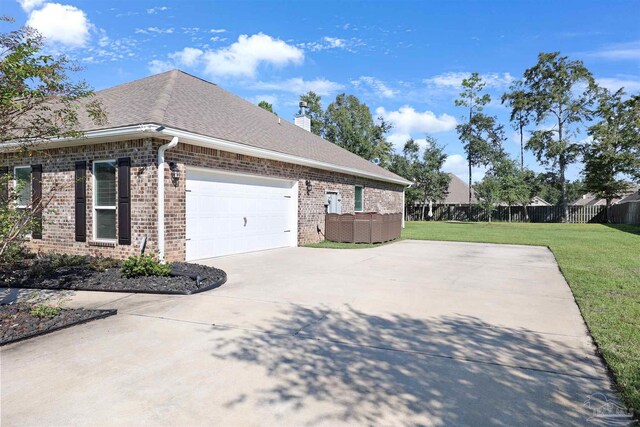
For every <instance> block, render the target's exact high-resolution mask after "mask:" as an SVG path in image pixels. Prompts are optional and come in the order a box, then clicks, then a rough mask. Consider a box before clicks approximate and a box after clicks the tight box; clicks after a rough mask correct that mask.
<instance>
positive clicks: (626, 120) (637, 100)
mask: <svg viewBox="0 0 640 427" xmlns="http://www.w3.org/2000/svg"><path fill="white" fill-rule="evenodd" d="M598 92H599V93H598V105H597V108H596V114H597V116H598V117H599V118H600V121H598V122H597V123H595V124H594V125H592V126H591V127H589V130H588V133H589V135H590V136H591V138H592V142H591V143H590V144H589V145H588V146H587V147H586V149H585V151H584V162H585V168H584V172H583V173H584V183H585V187H586V188H587V190H589V191H590V192H592V193H593V194H594V195H596V196H598V197H601V198H603V199H605V200H606V204H607V207H606V209H607V222H609V221H610V220H611V218H610V215H611V214H610V208H611V202H612V200H613V199H614V198H618V197H621V196H622V195H623V194H624V192H625V190H627V189H628V188H629V183H628V181H626V180H625V179H624V175H627V176H632V177H635V179H636V180H640V156H639V154H640V96H638V95H636V96H633V97H631V98H630V99H628V100H626V101H625V100H623V97H624V91H623V90H622V89H620V90H618V91H617V92H615V93H611V92H610V91H608V90H606V89H600V90H599V91H598Z"/></svg>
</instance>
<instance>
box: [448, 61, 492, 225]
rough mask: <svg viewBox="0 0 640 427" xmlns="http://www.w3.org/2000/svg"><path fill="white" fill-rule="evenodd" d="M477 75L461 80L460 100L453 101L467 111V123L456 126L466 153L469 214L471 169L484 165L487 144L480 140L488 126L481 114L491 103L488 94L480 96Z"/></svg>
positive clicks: (473, 74) (482, 85) (480, 81)
mask: <svg viewBox="0 0 640 427" xmlns="http://www.w3.org/2000/svg"><path fill="white" fill-rule="evenodd" d="M485 85H486V84H485V82H484V81H482V78H480V75H479V74H478V73H472V74H471V76H470V77H468V78H466V79H464V80H462V92H460V98H458V99H456V100H455V105H456V106H457V107H466V108H468V109H469V117H468V119H467V122H466V123H464V124H461V125H458V126H457V128H456V129H457V131H458V135H459V137H460V140H461V141H462V142H463V143H464V149H465V151H466V153H467V164H468V167H469V214H471V196H472V194H471V193H472V192H471V188H472V182H473V178H472V167H473V166H477V165H478V164H480V163H486V154H487V150H486V149H487V147H488V144H487V143H486V141H485V140H484V139H483V138H482V135H483V134H484V133H486V131H487V129H486V128H485V129H482V127H485V126H487V125H488V122H487V116H484V115H483V114H482V110H483V108H484V106H485V105H486V104H488V103H489V102H491V97H490V96H489V95H488V94H482V91H483V90H484V87H485Z"/></svg>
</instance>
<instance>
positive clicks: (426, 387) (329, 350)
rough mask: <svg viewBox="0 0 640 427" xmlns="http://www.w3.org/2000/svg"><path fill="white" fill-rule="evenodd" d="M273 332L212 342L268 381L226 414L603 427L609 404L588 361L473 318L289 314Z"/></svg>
mask: <svg viewBox="0 0 640 427" xmlns="http://www.w3.org/2000/svg"><path fill="white" fill-rule="evenodd" d="M318 319H321V320H320V321H319V320H318ZM295 325H306V326H304V327H303V328H302V329H300V328H299V326H298V327H297V328H296V326H295ZM292 328H294V330H297V332H296V333H294V334H291V332H290V331H291V330H292ZM271 330H272V331H273V332H272V333H264V332H258V331H245V332H244V333H243V334H241V335H240V336H234V337H233V338H221V337H218V338H214V351H213V356H214V357H216V358H219V359H222V360H233V361H240V362H243V363H246V364H249V365H258V366H260V367H262V368H263V369H264V371H265V372H266V374H267V376H268V377H270V378H271V380H272V381H270V382H269V383H268V384H267V385H265V386H264V387H262V388H261V385H256V386H255V391H254V392H252V393H251V394H249V395H247V394H242V395H239V396H234V397H231V398H230V399H229V401H228V402H227V403H226V407H227V408H229V409H233V410H237V411H251V410H253V409H256V408H258V407H265V406H266V407H274V408H282V407H284V408H287V411H292V412H293V413H296V412H304V413H305V416H309V415H311V414H313V415H312V418H304V422H305V424H307V423H308V424H312V425H313V424H316V423H320V424H329V425H331V424H332V423H346V424H365V425H398V424H404V425H407V424H411V425H585V424H589V423H590V422H596V423H598V422H600V421H603V420H602V419H599V418H598V417H596V418H592V416H593V413H594V412H593V411H594V410H595V409H597V408H598V407H599V403H598V402H600V401H601V400H602V399H605V400H606V399H609V400H610V401H615V397H614V396H612V395H611V393H610V392H609V390H610V388H609V384H608V383H607V382H606V381H605V380H604V378H603V376H602V375H596V374H595V373H592V374H589V372H595V371H590V369H593V368H594V366H593V364H592V359H591V358H590V357H585V351H584V350H583V349H572V348H571V347H569V346H562V345H561V344H560V345H559V344H557V343H558V341H553V343H552V342H550V341H549V339H548V338H547V337H546V336H543V335H541V334H537V333H534V332H530V331H523V330H518V329H509V328H495V327H491V325H489V324H487V323H484V322H482V321H480V320H478V319H476V318H474V317H469V316H445V317H439V318H435V319H434V320H420V319H416V318H412V317H408V316H404V315H395V316H389V317H380V316H375V315H367V314H365V313H362V312H359V311H357V310H354V309H353V308H350V307H348V308H347V309H346V310H343V311H340V312H335V311H332V312H328V311H326V310H325V311H322V310H320V309H310V308H303V307H295V308H293V309H290V310H288V311H283V312H281V314H280V316H279V317H278V318H276V319H274V321H273V328H272V329H271ZM555 338H558V337H555ZM559 338H560V341H559V342H562V337H559ZM274 384H275V385H274ZM612 399H613V400H612ZM587 401H588V402H589V405H591V406H590V407H588V405H585V402H587ZM600 403H602V404H605V403H606V402H600Z"/></svg>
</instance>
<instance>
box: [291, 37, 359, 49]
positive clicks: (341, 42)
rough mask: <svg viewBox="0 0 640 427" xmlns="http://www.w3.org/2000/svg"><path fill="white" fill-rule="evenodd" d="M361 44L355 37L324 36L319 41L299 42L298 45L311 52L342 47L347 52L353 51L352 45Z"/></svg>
mask: <svg viewBox="0 0 640 427" xmlns="http://www.w3.org/2000/svg"><path fill="white" fill-rule="evenodd" d="M363 44H364V43H363V42H362V40H360V39H356V38H350V39H341V38H338V37H329V36H324V37H323V38H322V39H321V40H319V41H313V42H306V43H299V44H298V46H299V47H301V48H303V49H306V50H309V51H311V52H319V51H321V50H328V49H343V50H346V51H348V52H353V49H352V48H353V47H355V46H362V45H363Z"/></svg>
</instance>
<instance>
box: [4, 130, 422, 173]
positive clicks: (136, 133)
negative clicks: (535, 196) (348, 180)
mask: <svg viewBox="0 0 640 427" xmlns="http://www.w3.org/2000/svg"><path fill="white" fill-rule="evenodd" d="M174 136H177V137H179V138H180V139H181V140H182V141H183V142H188V143H190V144H192V145H198V146H202V147H208V148H216V149H219V150H223V151H229V152H233V153H238V154H245V155H248V156H252V157H259V158H262V159H269V160H276V161H281V162H285V163H292V164H296V165H301V166H308V167H313V168H316V169H322V170H328V171H332V172H339V173H344V174H347V175H354V176H359V177H362V178H368V179H372V180H375V181H382V182H389V183H392V184H398V185H402V186H408V185H410V184H411V182H410V181H408V180H406V179H404V178H399V179H396V178H391V177H386V176H382V175H376V174H374V173H370V172H366V171H362V170H359V169H355V168H349V167H344V166H338V165H334V164H331V163H326V162H320V161H317V160H312V159H307V158H304V157H298V156H293V155H290V154H285V153H280V152H277V151H273V150H267V149H264V148H257V147H252V146H249V145H246V144H241V143H238V142H233V141H227V140H224V139H220V138H214V137H210V136H205V135H200V134H196V133H193V132H189V131H185V130H182V129H176V128H172V127H169V126H164V125H162V124H160V123H142V124H136V125H129V126H122V127H117V128H108V129H99V130H91V131H85V132H84V136H83V137H82V138H80V139H77V138H56V139H52V140H47V141H44V142H42V143H36V144H34V145H33V146H29V147H28V148H30V149H33V150H39V149H44V148H63V147H69V146H73V145H78V143H80V144H98V143H101V142H107V141H113V140H125V139H128V138H131V137H134V138H145V137H156V138H163V137H164V138H166V139H170V138H173V137H174ZM22 148H24V144H21V143H15V142H7V143H4V144H2V146H0V151H5V152H7V151H9V152H10V151H19V150H20V149H22Z"/></svg>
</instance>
